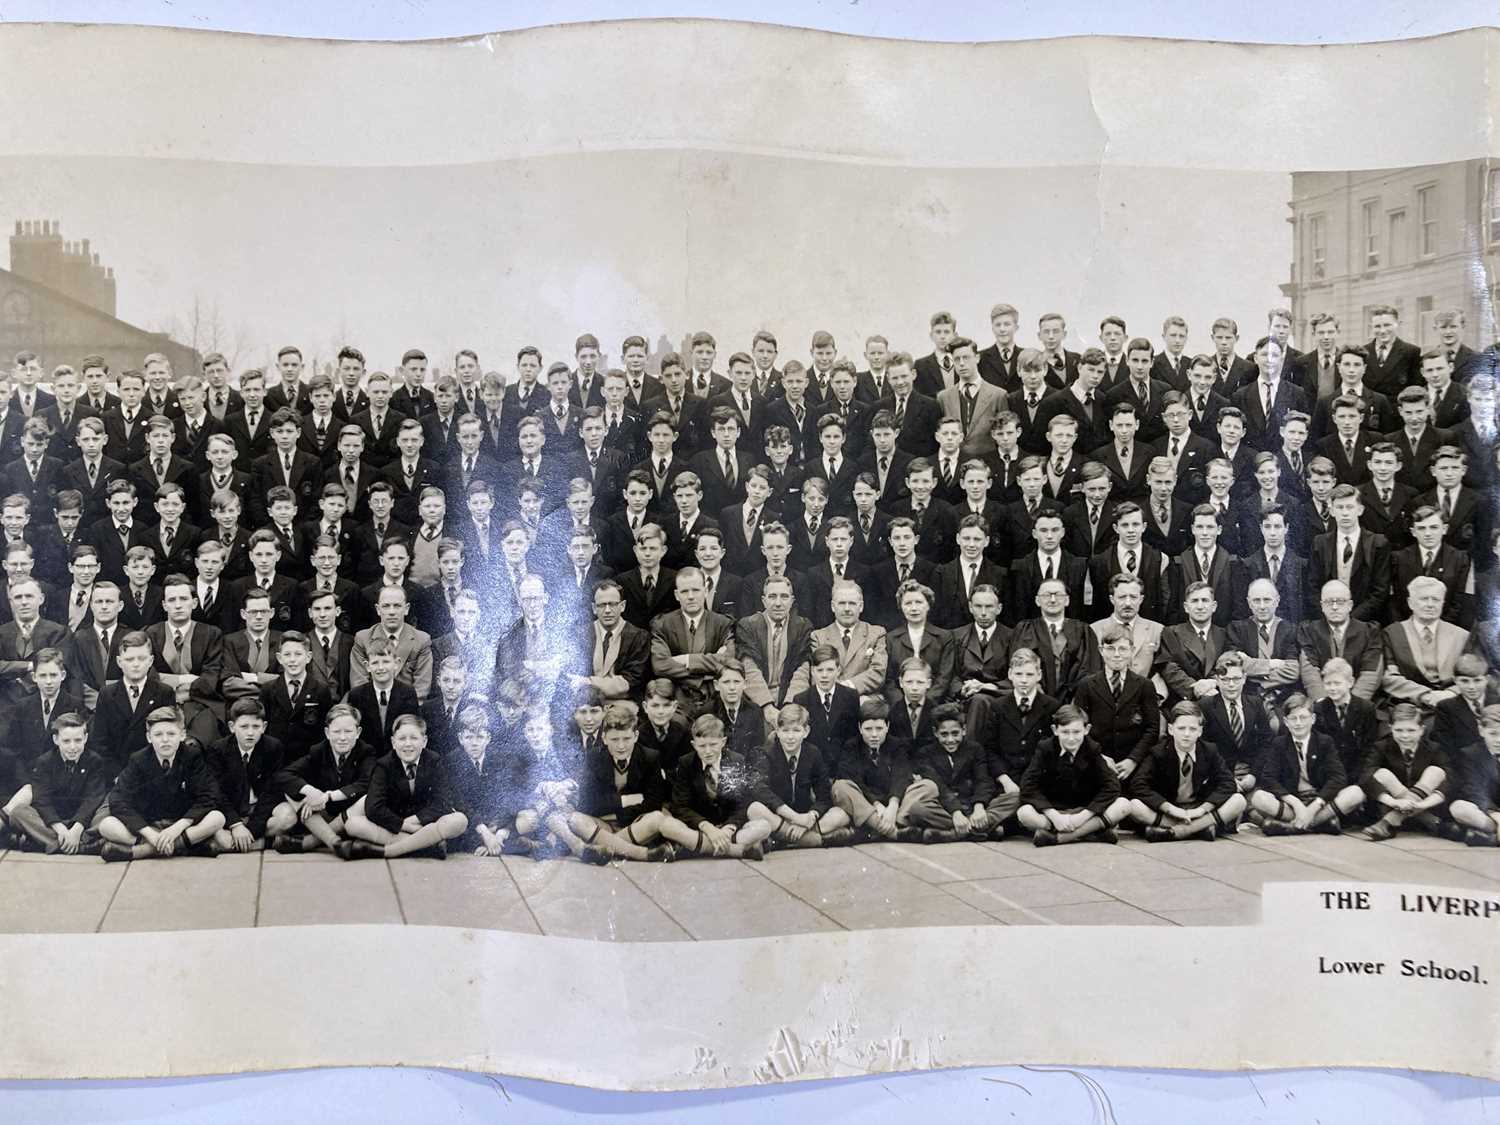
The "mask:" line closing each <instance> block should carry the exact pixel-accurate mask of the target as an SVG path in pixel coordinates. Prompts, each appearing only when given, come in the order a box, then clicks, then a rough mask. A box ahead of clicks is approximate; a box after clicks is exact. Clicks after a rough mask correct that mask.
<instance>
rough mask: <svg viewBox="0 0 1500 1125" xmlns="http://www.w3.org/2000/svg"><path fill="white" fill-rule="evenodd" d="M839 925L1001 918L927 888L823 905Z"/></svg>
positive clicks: (980, 922) (971, 922) (985, 922)
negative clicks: (905, 895) (907, 894)
mask: <svg viewBox="0 0 1500 1125" xmlns="http://www.w3.org/2000/svg"><path fill="white" fill-rule="evenodd" d="M824 909H825V910H826V911H827V913H828V915H829V916H830V917H831V918H833V920H834V921H836V922H837V923H838V924H839V925H841V926H843V927H845V928H846V929H850V930H881V929H893V928H899V927H908V926H995V925H999V924H1000V920H999V919H998V918H996V917H995V916H994V915H993V914H988V913H986V912H985V911H983V910H980V909H979V908H978V907H975V906H972V905H970V904H969V903H967V902H965V901H963V900H962V899H959V898H955V897H954V896H953V895H951V894H948V893H946V892H945V891H933V890H929V891H927V892H925V893H922V894H918V895H914V896H911V897H908V898H900V899H892V900H887V901H885V902H880V901H876V900H870V901H864V900H858V901H855V902H841V903H838V904H836V905H832V906H828V907H825V908H824Z"/></svg>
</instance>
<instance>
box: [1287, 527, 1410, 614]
mask: <svg viewBox="0 0 1500 1125" xmlns="http://www.w3.org/2000/svg"><path fill="white" fill-rule="evenodd" d="M1338 540H1339V533H1338V532H1337V531H1329V532H1325V533H1324V534H1322V535H1319V536H1318V537H1317V538H1316V539H1314V540H1313V546H1312V555H1311V557H1310V558H1309V559H1308V565H1307V599H1308V600H1307V604H1308V605H1316V604H1317V603H1318V597H1319V593H1320V591H1321V590H1322V589H1323V583H1324V582H1327V581H1328V580H1329V579H1330V578H1336V577H1338V565H1337V562H1336V558H1337V555H1338V550H1339V544H1338ZM1349 586H1350V590H1351V592H1352V593H1353V595H1354V610H1353V614H1354V616H1355V617H1357V618H1359V620H1361V621H1369V622H1371V623H1373V624H1376V625H1378V624H1380V623H1381V622H1383V621H1384V620H1385V612H1386V605H1387V603H1388V602H1389V600H1390V593H1391V549H1390V545H1389V544H1388V543H1386V541H1385V539H1384V538H1383V537H1382V536H1379V535H1375V534H1372V533H1369V532H1361V533H1360V536H1359V543H1358V544H1357V545H1356V546H1355V548H1354V558H1353V559H1352V560H1350V565H1349Z"/></svg>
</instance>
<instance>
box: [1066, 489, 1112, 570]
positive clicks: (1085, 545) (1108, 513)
mask: <svg viewBox="0 0 1500 1125" xmlns="http://www.w3.org/2000/svg"><path fill="white" fill-rule="evenodd" d="M1116 507H1118V505H1117V504H1116V503H1115V502H1114V501H1113V500H1105V501H1104V503H1103V504H1102V505H1100V507H1099V520H1098V524H1097V526H1090V524H1089V503H1088V501H1087V500H1085V499H1083V498H1082V497H1079V498H1077V499H1076V500H1074V501H1073V502H1072V503H1071V504H1069V505H1068V506H1067V507H1066V508H1064V509H1063V542H1062V546H1063V550H1064V551H1067V552H1068V554H1070V555H1077V556H1078V557H1079V558H1080V559H1091V558H1093V557H1094V556H1095V555H1097V554H1098V553H1099V552H1100V551H1105V550H1108V549H1109V548H1111V547H1113V546H1114V545H1115V528H1114V522H1115V508H1116Z"/></svg>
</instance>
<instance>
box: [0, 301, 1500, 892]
mask: <svg viewBox="0 0 1500 1125" xmlns="http://www.w3.org/2000/svg"><path fill="white" fill-rule="evenodd" d="M1018 319H1019V317H1018V314H1017V312H1016V310H1015V309H1014V308H1012V307H1011V306H1009V305H997V306H995V308H994V309H993V311H992V316H991V323H992V327H993V329H994V335H995V343H994V344H992V345H989V346H986V347H983V348H981V347H980V346H979V345H978V344H976V343H975V342H974V341H972V340H970V339H968V338H965V337H962V336H960V335H958V334H957V330H956V329H957V326H956V324H955V323H954V319H953V317H951V316H950V315H948V314H946V313H939V314H936V315H934V316H933V317H932V318H931V322H930V331H931V337H932V341H933V350H932V352H931V353H930V354H928V355H924V356H922V357H921V358H920V359H916V360H913V359H912V358H911V356H910V355H909V354H907V353H903V352H895V351H892V350H890V348H889V346H888V343H887V341H886V340H885V339H884V338H882V337H879V336H875V337H871V338H870V339H869V340H867V341H866V343H865V360H866V369H864V370H859V369H858V368H857V367H856V365H855V364H853V363H851V362H849V361H847V360H845V359H842V358H839V356H838V350H837V346H836V343H835V341H834V339H833V338H832V337H831V336H830V335H829V334H828V333H826V332H819V333H817V334H815V335H814V337H813V339H812V341H811V362H810V364H803V363H801V362H799V361H796V360H791V361H788V362H786V363H785V365H784V366H780V367H778V366H777V355H778V345H777V341H776V339H775V337H774V336H773V335H771V334H770V333H768V332H760V333H757V334H756V335H755V337H754V339H753V341H752V344H751V348H750V351H749V352H736V353H735V354H733V355H731V356H730V357H729V359H728V362H727V364H726V365H725V369H726V372H727V374H719V373H718V372H717V371H716V370H715V367H716V362H717V357H718V349H717V345H716V342H715V341H714V339H713V337H712V336H710V335H709V334H707V333H701V332H700V333H698V334H696V335H694V336H693V337H692V339H691V344H690V347H689V354H688V355H687V356H686V357H683V356H679V355H677V354H672V353H669V354H667V355H664V356H661V357H660V358H659V360H658V363H657V367H658V373H657V374H655V375H652V374H648V373H647V371H646V367H647V362H648V349H647V345H646V343H645V341H644V339H642V338H641V337H630V338H628V339H626V340H625V341H624V343H623V345H622V348H621V359H622V362H623V365H624V366H623V368H622V369H618V370H604V369H601V368H600V366H599V358H600V350H599V345H598V342H597V340H595V338H594V337H592V336H588V335H585V336H581V337H579V339H578V341H577V347H576V349H575V352H576V366H570V365H569V364H566V363H554V364H552V365H551V366H550V367H548V368H546V372H545V375H543V359H542V356H541V353H540V352H539V351H538V350H537V349H535V348H530V347H528V348H523V349H522V350H521V351H520V353H519V354H518V355H517V357H516V368H517V374H518V377H517V379H516V380H515V381H514V382H510V383H507V381H506V380H505V379H503V378H502V377H501V376H499V375H497V374H495V373H488V374H481V370H480V364H479V359H478V356H477V355H476V354H475V353H473V352H472V351H468V350H465V351H461V352H459V353H458V355H457V356H456V358H455V363H454V374H452V375H444V376H442V377H440V378H438V379H436V381H435V383H434V385H433V386H432V387H430V388H429V387H428V386H427V382H428V380H427V359H426V356H425V355H423V353H421V352H419V351H410V352H408V353H407V354H406V355H405V356H404V357H403V358H402V363H401V366H400V369H399V374H398V376H397V377H396V378H392V377H391V376H390V375H388V374H386V373H384V372H379V371H376V372H373V373H367V372H366V365H365V360H364V357H363V356H362V355H361V354H360V353H359V352H358V351H357V350H356V349H354V348H352V347H350V348H344V349H343V350H342V351H341V352H340V353H339V357H338V362H337V371H336V372H335V373H334V374H333V375H332V376H329V375H326V374H318V375H313V376H312V377H311V378H308V379H304V378H303V374H302V356H301V353H300V352H299V351H298V349H296V348H295V347H287V348H283V349H282V350H281V352H280V353H279V354H278V356H277V370H276V371H275V372H274V375H273V377H272V378H269V379H268V378H267V375H266V374H265V373H264V372H262V371H259V370H249V371H245V372H242V373H241V374H240V375H239V377H238V379H237V380H234V381H233V382H234V383H235V385H233V386H231V379H230V377H229V375H230V373H229V368H228V364H227V363H226V362H225V360H224V359H223V357H222V356H219V355H210V356H208V357H206V358H205V360H204V361H203V369H202V371H201V373H193V374H184V375H178V374H175V373H174V372H173V371H172V369H171V367H170V365H169V364H168V362H167V361H166V359H165V358H164V357H162V356H159V355H153V356H148V357H146V358H145V360H144V362H143V363H142V367H141V369H140V370H135V369H131V370H125V371H120V372H118V373H113V372H111V371H110V370H109V367H108V365H107V364H106V363H105V362H104V360H103V359H102V358H100V357H97V356H90V357H84V358H82V359H81V360H79V361H78V363H77V366H76V367H75V366H72V365H66V364H65V365H59V366H55V367H53V368H52V370H51V376H50V379H49V380H47V384H48V386H47V387H44V386H43V385H42V384H43V372H44V370H45V369H44V367H43V363H42V360H41V357H39V356H37V355H35V354H34V353H30V352H23V353H21V354H20V355H18V356H17V357H16V359H15V365H14V371H13V373H12V374H4V373H0V404H3V407H0V528H3V535H4V546H3V551H4V560H3V561H4V565H5V572H6V582H7V597H6V599H5V605H4V606H0V617H3V624H0V701H3V703H4V713H5V715H6V717H7V722H6V723H5V726H4V728H3V733H0V800H3V813H0V822H3V829H4V830H5V831H7V832H8V833H9V834H10V835H11V837H12V839H13V841H14V845H15V846H19V847H27V848H34V849H38V850H43V851H48V852H55V851H63V852H69V853H76V852H80V851H97V852H99V853H100V854H102V855H103V856H104V857H105V858H106V859H128V858H146V857H149V856H169V855H181V854H194V855H215V854H218V853H220V852H222V851H229V850H233V851H249V850H254V849H257V848H261V847H264V846H267V845H268V844H270V845H274V846H275V847H276V848H277V849H278V850H281V851H303V850H309V849H315V848H324V847H326V848H328V849H330V850H332V851H334V852H335V853H336V854H338V855H339V856H341V857H343V858H346V859H356V858H364V857H375V856H386V857H391V856H398V855H410V854H415V855H428V856H442V855H445V854H446V853H447V851H448V849H450V848H461V849H462V850H464V851H469V852H476V853H479V854H483V855H500V854H502V853H506V852H516V853H529V854H532V855H534V856H538V857H545V856H549V855H554V854H573V855H576V856H578V857H580V858H582V859H584V860H587V861H590V862H601V863H602V862H606V861H608V859H609V858H610V857H623V858H630V859H669V858H672V857H673V856H675V855H677V854H679V853H681V852H691V853H700V854H712V855H734V856H742V857H747V858H752V859H754V858H759V857H760V856H762V855H763V853H764V850H765V849H766V848H767V847H776V846H781V847H789V846H795V847H808V846H819V845H825V844H835V843H850V842H859V841H861V840H866V839H887V840H890V839H894V840H903V841H906V840H911V841H950V840H964V839H981V838H1001V837H1003V836H1005V835H1007V834H1016V833H1023V832H1024V833H1026V834H1028V835H1030V837H1031V839H1032V840H1033V841H1034V842H1035V843H1036V844H1038V845H1046V844H1053V843H1059V842H1072V841H1075V840H1095V841H1113V840H1115V839H1116V838H1117V837H1116V826H1117V825H1120V824H1121V823H1122V822H1126V821H1129V822H1131V823H1132V824H1133V825H1134V826H1135V827H1136V828H1137V830H1138V831H1141V832H1142V833H1143V834H1144V835H1145V836H1146V837H1147V838H1148V839H1152V840H1168V839H1181V838H1188V837H1196V838H1206V839H1212V838H1214V837H1215V836H1216V835H1218V834H1221V833H1224V832H1233V831H1236V830H1237V829H1238V827H1239V826H1240V824H1241V823H1242V822H1245V821H1248V822H1252V823H1254V824H1256V825H1257V826H1258V827H1259V829H1260V830H1262V831H1264V832H1267V833H1301V832H1331V833H1338V832H1341V831H1343V830H1344V829H1345V828H1346V827H1356V828H1360V830H1361V831H1362V832H1363V834H1364V835H1365V836H1367V837H1369V838H1372V839H1384V838H1387V837H1389V836H1390V835H1391V833H1393V832H1395V831H1396V830H1398V829H1399V828H1401V827H1402V826H1403V824H1409V825H1417V826H1420V827H1423V828H1425V829H1427V830H1429V831H1434V832H1439V833H1443V834H1446V835H1450V836H1452V837H1454V838H1463V839H1465V840H1467V842H1469V843H1471V844H1474V845H1476V846H1481V845H1483V846H1494V845H1495V844H1496V828H1497V824H1500V812H1497V802H1500V777H1497V766H1496V763H1497V760H1500V757H1497V756H1500V706H1496V705H1495V704H1496V702H1497V696H1496V695H1495V692H1494V688H1493V687H1492V686H1491V669H1492V667H1493V666H1494V665H1495V663H1496V655H1497V649H1500V643H1497V639H1496V632H1497V630H1496V624H1495V622H1496V618H1497V612H1496V607H1495V603H1496V600H1497V599H1496V597H1495V595H1494V589H1495V583H1496V575H1497V573H1500V567H1497V566H1496V565H1495V563H1496V550H1495V546H1496V541H1497V536H1496V532H1497V528H1500V520H1497V518H1496V505H1495V502H1494V500H1493V496H1494V495H1495V489H1494V488H1493V487H1492V486H1493V483H1494V481H1495V478H1496V455H1495V450H1496V444H1497V443H1496V414H1497V408H1496V380H1495V376H1494V372H1495V367H1496V366H1497V362H1500V356H1497V354H1496V353H1495V351H1494V350H1493V349H1491V350H1487V351H1484V352H1475V351H1473V350H1471V349H1470V348H1469V347H1468V346H1467V345H1465V344H1464V342H1463V332H1464V325H1463V319H1462V316H1461V315H1460V314H1456V313H1448V314H1442V315H1440V316H1439V317H1437V319H1436V330H1437V333H1438V335H1439V338H1440V343H1439V344H1438V345H1436V346H1434V347H1432V348H1430V349H1428V350H1426V351H1419V350H1418V349H1417V348H1415V347H1414V346H1413V345H1411V344H1409V343H1407V342H1405V341H1403V340H1401V339H1400V338H1399V335H1398V334H1397V327H1398V326H1397V321H1396V314H1395V312H1394V310H1391V309H1385V308H1380V309H1376V310H1374V312H1373V315H1372V325H1373V331H1374V336H1373V339H1371V340H1370V341H1368V342H1367V343H1364V344H1361V345H1347V344H1342V343H1341V342H1340V339H1339V325H1338V323H1337V321H1336V320H1334V319H1333V318H1332V317H1330V316H1327V315H1320V316H1314V317H1313V318H1312V321H1311V325H1310V328H1311V332H1312V336H1313V338H1314V341H1315V344H1316V346H1315V348H1313V349H1312V350H1310V351H1308V352H1306V353H1299V352H1298V351H1296V350H1295V349H1293V348H1291V347H1290V345H1289V335H1290V330H1291V319H1290V316H1289V314H1288V313H1287V312H1286V311H1285V310H1280V309H1276V310H1272V312H1271V314H1270V317H1269V331H1268V334H1267V335H1266V336H1265V337H1264V338H1262V339H1260V340H1258V341H1256V343H1255V344H1254V347H1253V349H1252V350H1251V352H1250V355H1249V356H1248V357H1241V356H1240V355H1239V354H1237V350H1236V349H1237V343H1238V329H1237V327H1236V326H1235V324H1234V323H1233V322H1232V321H1230V320H1227V319H1221V320H1218V321H1215V322H1214V324H1213V326H1212V330H1211V335H1212V338H1213V341H1214V348H1213V351H1211V352H1208V353H1205V354H1202V355H1190V354H1188V353H1187V352H1186V351H1185V350H1184V346H1185V344H1186V341H1187V339H1188V328H1187V325H1186V324H1185V323H1184V322H1183V321H1182V320H1181V319H1180V318H1177V317H1169V318H1168V319H1167V320H1166V322H1165V323H1164V325H1163V329H1162V338H1163V342H1164V344H1165V347H1164V349H1163V350H1162V351H1159V352H1158V351H1157V350H1156V349H1155V348H1154V347H1153V345H1152V343H1151V342H1150V341H1148V340H1146V339H1142V338H1133V339H1132V338H1129V337H1128V335H1127V332H1126V327H1125V324H1124V323H1123V321H1121V320H1120V319H1119V318H1116V317H1108V318H1106V319H1105V320H1104V321H1103V322H1102V324H1101V325H1100V333H1099V334H1100V342H1101V345H1102V346H1101V347H1097V348H1095V347H1091V348H1088V349H1087V350H1085V351H1084V352H1082V353H1081V354H1080V353H1075V352H1072V351H1068V350H1066V349H1065V348H1064V347H1063V345H1062V341H1063V339H1064V337H1065V335H1066V326H1065V324H1064V322H1063V319H1062V317H1060V316H1057V315H1054V314H1049V315H1047V316H1044V317H1042V318H1041V320H1040V322H1039V325H1038V335H1039V338H1040V342H1041V345H1042V346H1041V347H1040V348H1023V347H1021V346H1020V345H1018V344H1017V343H1016V341H1015V332H1016V325H1017V322H1018ZM49 388H50V389H49ZM43 747H45V748H46V751H45V752H44V753H38V751H39V750H41V749H42V748H43Z"/></svg>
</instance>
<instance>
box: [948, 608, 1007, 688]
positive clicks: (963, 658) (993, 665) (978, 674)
mask: <svg viewBox="0 0 1500 1125" xmlns="http://www.w3.org/2000/svg"><path fill="white" fill-rule="evenodd" d="M1010 635H1011V634H1010V630H1009V629H1008V628H1006V627H1005V626H1004V625H1001V624H1000V623H999V622H998V621H997V622H996V623H995V624H994V625H993V626H992V627H991V632H990V639H989V643H988V644H987V645H986V644H981V643H980V640H979V626H977V625H975V624H974V623H973V622H972V621H971V622H970V623H969V624H967V625H965V626H964V627H963V628H961V629H955V630H954V631H953V634H952V637H951V639H950V642H949V647H950V648H951V650H952V654H953V690H954V691H955V692H956V691H957V690H958V689H959V688H961V687H962V686H963V684H964V681H965V680H979V681H981V682H983V683H987V684H999V683H1000V682H1001V681H1002V680H1004V679H1005V678H1006V677H1007V675H1008V674H1009V672H1010Z"/></svg>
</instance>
